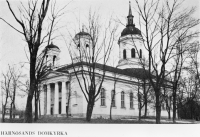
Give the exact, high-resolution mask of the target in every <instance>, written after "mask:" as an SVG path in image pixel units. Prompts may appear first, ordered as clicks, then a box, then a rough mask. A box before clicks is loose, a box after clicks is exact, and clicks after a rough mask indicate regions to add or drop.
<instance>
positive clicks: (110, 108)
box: [110, 101, 112, 120]
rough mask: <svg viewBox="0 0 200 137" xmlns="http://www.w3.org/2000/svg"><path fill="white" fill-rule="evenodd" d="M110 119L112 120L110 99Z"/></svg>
mask: <svg viewBox="0 0 200 137" xmlns="http://www.w3.org/2000/svg"><path fill="white" fill-rule="evenodd" d="M110 120H112V101H111V104H110Z"/></svg>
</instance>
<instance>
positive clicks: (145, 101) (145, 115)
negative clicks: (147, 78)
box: [144, 95, 147, 117]
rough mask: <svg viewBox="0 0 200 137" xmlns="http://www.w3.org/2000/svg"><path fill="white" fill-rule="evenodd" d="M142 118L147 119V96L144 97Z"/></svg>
mask: <svg viewBox="0 0 200 137" xmlns="http://www.w3.org/2000/svg"><path fill="white" fill-rule="evenodd" d="M144 117H147V95H145V96H144Z"/></svg>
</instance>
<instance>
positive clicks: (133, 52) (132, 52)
mask: <svg viewBox="0 0 200 137" xmlns="http://www.w3.org/2000/svg"><path fill="white" fill-rule="evenodd" d="M131 57H132V58H135V49H134V48H132V49H131Z"/></svg>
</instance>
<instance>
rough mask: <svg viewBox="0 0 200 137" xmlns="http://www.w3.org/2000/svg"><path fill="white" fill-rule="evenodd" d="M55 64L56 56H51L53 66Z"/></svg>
mask: <svg viewBox="0 0 200 137" xmlns="http://www.w3.org/2000/svg"><path fill="white" fill-rule="evenodd" d="M55 62H56V56H55V55H54V56H53V66H54V65H55Z"/></svg>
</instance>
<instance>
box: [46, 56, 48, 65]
mask: <svg viewBox="0 0 200 137" xmlns="http://www.w3.org/2000/svg"><path fill="white" fill-rule="evenodd" d="M47 61H48V55H46V64H47Z"/></svg>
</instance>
